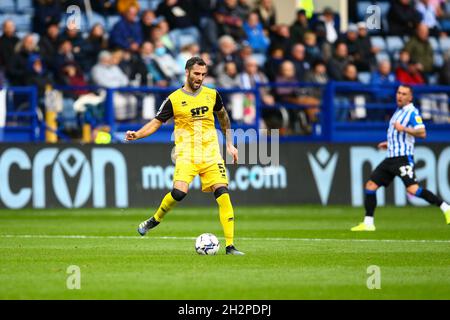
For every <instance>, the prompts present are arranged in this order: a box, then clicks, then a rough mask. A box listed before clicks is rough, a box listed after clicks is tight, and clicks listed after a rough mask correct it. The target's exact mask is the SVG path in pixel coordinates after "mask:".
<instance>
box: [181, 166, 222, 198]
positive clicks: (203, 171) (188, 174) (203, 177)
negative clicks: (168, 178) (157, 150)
mask: <svg viewBox="0 0 450 320" xmlns="http://www.w3.org/2000/svg"><path fill="white" fill-rule="evenodd" d="M196 175H200V181H201V183H202V191H203V192H212V191H213V190H212V188H211V187H212V186H213V185H215V184H218V183H223V184H226V185H228V178H227V172H226V170H225V164H224V162H223V160H222V161H221V162H219V163H217V162H210V163H198V164H197V163H189V162H184V161H177V163H176V164H175V173H174V175H173V181H184V182H186V183H188V184H190V183H191V182H192V180H194V178H195V176H196Z"/></svg>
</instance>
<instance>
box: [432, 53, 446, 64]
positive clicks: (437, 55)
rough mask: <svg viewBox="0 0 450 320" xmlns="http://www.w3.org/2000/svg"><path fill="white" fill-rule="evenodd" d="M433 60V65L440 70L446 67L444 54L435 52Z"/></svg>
mask: <svg viewBox="0 0 450 320" xmlns="http://www.w3.org/2000/svg"><path fill="white" fill-rule="evenodd" d="M433 60H434V63H433V65H434V66H435V67H438V68H440V67H442V66H443V65H444V57H443V56H442V54H441V53H439V52H435V53H434V54H433Z"/></svg>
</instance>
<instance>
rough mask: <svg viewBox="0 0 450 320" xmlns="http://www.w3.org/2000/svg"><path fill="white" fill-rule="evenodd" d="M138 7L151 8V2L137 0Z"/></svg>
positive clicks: (142, 8)
mask: <svg viewBox="0 0 450 320" xmlns="http://www.w3.org/2000/svg"><path fill="white" fill-rule="evenodd" d="M139 7H140V10H141V11H144V10H153V4H152V3H151V1H148V0H139Z"/></svg>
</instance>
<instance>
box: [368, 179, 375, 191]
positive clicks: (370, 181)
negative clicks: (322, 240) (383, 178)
mask: <svg viewBox="0 0 450 320" xmlns="http://www.w3.org/2000/svg"><path fill="white" fill-rule="evenodd" d="M365 188H366V190H370V191H375V190H377V189H378V185H377V184H376V183H375V182H373V181H372V180H369V181H367V182H366V185H365Z"/></svg>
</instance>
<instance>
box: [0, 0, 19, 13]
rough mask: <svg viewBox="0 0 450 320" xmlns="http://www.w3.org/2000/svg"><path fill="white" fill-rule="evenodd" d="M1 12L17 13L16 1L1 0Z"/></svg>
mask: <svg viewBox="0 0 450 320" xmlns="http://www.w3.org/2000/svg"><path fill="white" fill-rule="evenodd" d="M0 12H2V13H15V12H16V3H15V1H14V0H1V1H0Z"/></svg>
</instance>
